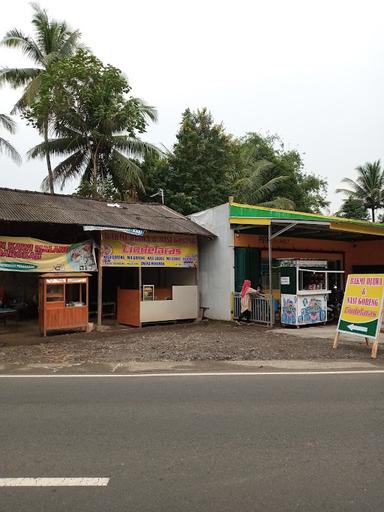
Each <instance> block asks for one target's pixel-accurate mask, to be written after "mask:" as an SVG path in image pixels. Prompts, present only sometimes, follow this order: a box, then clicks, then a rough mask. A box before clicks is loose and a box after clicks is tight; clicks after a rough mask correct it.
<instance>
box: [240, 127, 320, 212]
mask: <svg viewBox="0 0 384 512" xmlns="http://www.w3.org/2000/svg"><path fill="white" fill-rule="evenodd" d="M240 156H241V158H240V162H239V165H238V168H237V171H236V176H234V177H233V179H234V186H235V197H236V198H238V200H239V201H243V202H250V203H253V204H264V205H265V206H270V207H275V208H284V209H296V210H300V211H305V212H320V211H321V209H322V208H324V207H325V206H327V205H328V202H327V200H326V190H327V183H326V181H325V180H323V179H322V178H319V177H318V176H315V175H314V174H311V173H306V172H305V171H304V163H303V159H302V156H301V154H300V153H299V152H298V151H296V150H286V149H285V147H284V143H283V142H282V140H281V139H280V137H278V136H277V135H268V136H262V135H260V134H259V133H249V134H247V135H246V136H245V137H244V138H243V139H241V152H240Z"/></svg>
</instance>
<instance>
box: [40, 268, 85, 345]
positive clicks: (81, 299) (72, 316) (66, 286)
mask: <svg viewBox="0 0 384 512" xmlns="http://www.w3.org/2000/svg"><path fill="white" fill-rule="evenodd" d="M89 276H90V274H83V273H73V274H72V273H68V274H64V273H62V274H59V273H57V274H56V273H50V274H43V275H42V276H41V277H40V283H39V327H40V333H41V334H42V335H43V336H46V335H47V332H48V331H62V330H73V329H83V330H87V328H88V277H89Z"/></svg>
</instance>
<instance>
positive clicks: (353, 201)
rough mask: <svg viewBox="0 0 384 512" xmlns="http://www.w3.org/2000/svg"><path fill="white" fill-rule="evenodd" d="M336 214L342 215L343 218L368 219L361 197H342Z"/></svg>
mask: <svg viewBox="0 0 384 512" xmlns="http://www.w3.org/2000/svg"><path fill="white" fill-rule="evenodd" d="M336 215H337V216H338V217H344V218H345V219H357V220H369V215H368V212H367V208H366V207H365V206H364V203H363V202H362V201H361V199H357V198H355V197H352V196H350V197H348V198H347V199H344V202H343V204H342V206H341V208H340V210H339V211H338V212H337V214H336Z"/></svg>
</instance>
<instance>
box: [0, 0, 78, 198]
mask: <svg viewBox="0 0 384 512" xmlns="http://www.w3.org/2000/svg"><path fill="white" fill-rule="evenodd" d="M32 9H33V16H32V25H33V27H34V31H35V33H34V37H30V36H27V35H25V34H24V33H23V32H22V31H21V30H19V29H17V28H14V29H12V30H9V31H8V32H7V33H6V34H5V36H4V38H3V40H2V42H1V44H2V45H3V46H7V47H8V48H17V49H19V50H21V51H22V53H23V54H24V55H25V56H26V57H28V58H29V59H31V60H32V61H33V65H34V67H30V68H2V69H1V70H0V84H2V83H8V84H10V85H11V86H12V87H14V88H18V87H24V92H23V94H22V96H21V98H20V99H19V100H18V102H17V103H16V105H15V106H14V108H13V110H12V113H16V112H21V113H22V112H23V111H24V109H25V108H26V107H27V106H28V105H29V104H30V103H31V102H32V101H33V100H34V99H35V98H36V97H37V96H38V95H39V93H40V85H41V79H42V76H43V75H44V73H45V72H46V71H47V70H48V69H49V68H50V66H51V65H52V64H54V63H55V62H57V61H59V60H60V59H63V58H67V57H69V56H70V55H72V54H73V52H74V51H75V49H76V48H77V47H78V46H79V39H80V32H79V31H78V30H74V31H73V30H71V29H70V28H69V27H68V25H67V24H66V23H65V22H64V21H56V20H52V19H49V17H48V14H47V12H46V11H45V10H44V9H41V8H40V7H39V5H38V4H35V3H33V4H32ZM36 126H37V128H38V129H39V131H40V132H41V133H42V134H43V136H44V140H45V142H47V140H48V113H47V112H46V113H45V116H44V117H42V118H40V119H39V123H36ZM45 158H46V162H47V169H48V182H49V190H50V192H51V194H53V193H54V186H53V176H52V164H51V159H50V155H49V153H48V152H47V153H46V154H45Z"/></svg>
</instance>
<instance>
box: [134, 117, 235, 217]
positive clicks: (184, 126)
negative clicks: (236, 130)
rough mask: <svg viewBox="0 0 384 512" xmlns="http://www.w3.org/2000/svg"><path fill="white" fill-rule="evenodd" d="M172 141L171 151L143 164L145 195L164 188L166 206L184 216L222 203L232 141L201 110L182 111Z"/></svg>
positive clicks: (231, 162) (232, 154)
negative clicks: (174, 139) (178, 126)
mask: <svg viewBox="0 0 384 512" xmlns="http://www.w3.org/2000/svg"><path fill="white" fill-rule="evenodd" d="M176 139H177V140H176V143H175V144H174V146H173V150H172V152H168V153H167V154H166V155H165V157H164V156H163V157H161V158H150V159H149V160H148V159H147V160H146V161H145V162H144V164H143V167H142V168H143V169H145V171H144V172H145V173H146V174H147V180H148V193H149V195H151V194H152V193H154V192H157V191H158V189H159V188H162V189H164V192H165V202H166V204H167V205H168V206H170V207H171V208H174V209H175V210H177V211H179V212H181V213H184V214H190V213H193V212H196V211H199V210H204V209H206V208H211V207H212V206H216V205H218V204H222V203H224V202H226V201H227V200H228V194H229V193H230V184H229V179H228V175H229V170H230V168H231V167H232V166H233V165H234V159H235V154H236V141H235V140H234V139H233V138H232V137H231V136H230V135H228V134H227V133H226V132H225V129H224V127H223V125H222V124H216V123H215V122H214V120H213V117H212V115H211V113H210V112H209V111H208V110H207V109H205V108H204V109H201V110H197V111H196V112H192V111H191V110H190V109H186V110H185V112H184V113H183V114H182V120H181V124H180V129H179V131H178V133H177V135H176Z"/></svg>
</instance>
